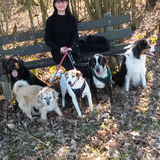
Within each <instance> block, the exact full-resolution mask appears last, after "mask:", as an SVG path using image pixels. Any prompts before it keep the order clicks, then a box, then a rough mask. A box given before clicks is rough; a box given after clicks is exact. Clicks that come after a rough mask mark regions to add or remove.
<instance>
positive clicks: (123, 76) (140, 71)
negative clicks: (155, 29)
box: [113, 39, 156, 91]
mask: <svg viewBox="0 0 160 160" xmlns="http://www.w3.org/2000/svg"><path fill="white" fill-rule="evenodd" d="M155 50H156V49H155V47H154V46H152V47H151V46H149V45H148V43H147V41H146V40H144V39H142V40H140V41H138V42H137V43H136V44H135V45H134V46H133V47H132V48H130V49H129V50H127V51H126V53H125V54H124V57H123V61H122V64H121V67H120V71H119V72H117V73H116V74H115V75H113V82H114V83H115V85H118V86H119V87H122V86H123V85H124V84H125V90H126V91H129V86H130V82H131V81H132V85H133V86H135V87H136V86H138V85H141V84H142V86H143V87H144V88H145V87H147V85H146V78H145V74H146V68H145V61H146V56H149V57H152V56H154V54H153V53H152V52H153V51H155Z"/></svg>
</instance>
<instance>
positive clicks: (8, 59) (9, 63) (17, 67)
mask: <svg viewBox="0 0 160 160" xmlns="http://www.w3.org/2000/svg"><path fill="white" fill-rule="evenodd" d="M2 66H3V69H4V70H5V72H6V74H9V75H10V80H11V88H13V85H14V83H15V82H17V81H18V80H26V81H27V83H29V84H30V85H32V84H36V85H40V86H43V87H45V86H47V84H45V83H44V82H42V81H41V80H40V79H38V78H37V77H36V76H35V75H34V74H33V73H31V72H30V71H29V69H28V68H26V66H25V65H24V61H23V59H22V58H21V57H20V56H19V55H6V56H5V57H4V59H3V62H2Z"/></svg>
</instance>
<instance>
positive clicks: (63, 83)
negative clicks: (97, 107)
mask: <svg viewBox="0 0 160 160" xmlns="http://www.w3.org/2000/svg"><path fill="white" fill-rule="evenodd" d="M58 76H61V79H60V88H61V94H62V107H65V95H66V93H67V92H68V93H69V95H70V96H71V98H72V102H73V104H74V106H75V108H76V110H77V112H78V116H79V117H82V113H81V111H80V109H79V105H78V101H77V97H82V98H83V97H84V96H87V98H88V103H89V107H90V109H91V110H93V104H92V95H91V92H90V88H89V85H88V83H87V81H86V80H85V79H84V78H83V77H82V73H81V72H80V71H78V70H76V69H73V70H69V71H66V72H65V73H57V74H56V77H58ZM54 77H55V73H54V74H53V76H52V77H51V79H50V83H51V82H52V80H53V78H54Z"/></svg>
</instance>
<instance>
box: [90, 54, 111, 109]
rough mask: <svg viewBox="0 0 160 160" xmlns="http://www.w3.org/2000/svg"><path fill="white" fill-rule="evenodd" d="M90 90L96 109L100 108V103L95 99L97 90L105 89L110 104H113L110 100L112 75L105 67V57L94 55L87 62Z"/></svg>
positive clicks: (106, 66)
mask: <svg viewBox="0 0 160 160" xmlns="http://www.w3.org/2000/svg"><path fill="white" fill-rule="evenodd" d="M88 74H90V82H91V89H92V92H93V94H94V96H95V98H96V103H97V107H100V103H99V100H98V97H97V88H99V89H107V88H108V91H109V95H110V103H111V104H112V103H113V98H112V84H111V81H112V75H111V71H110V69H109V67H108V65H107V61H106V59H105V57H104V56H103V55H101V54H95V55H94V56H93V57H91V59H90V60H89V71H88Z"/></svg>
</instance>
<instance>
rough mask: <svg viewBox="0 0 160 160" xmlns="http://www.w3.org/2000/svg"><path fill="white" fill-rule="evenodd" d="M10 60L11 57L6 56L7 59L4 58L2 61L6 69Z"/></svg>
mask: <svg viewBox="0 0 160 160" xmlns="http://www.w3.org/2000/svg"><path fill="white" fill-rule="evenodd" d="M9 58H10V56H9V55H6V56H5V57H4V59H3V60H2V67H3V68H4V69H5V67H6V64H7V62H8V60H9Z"/></svg>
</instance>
